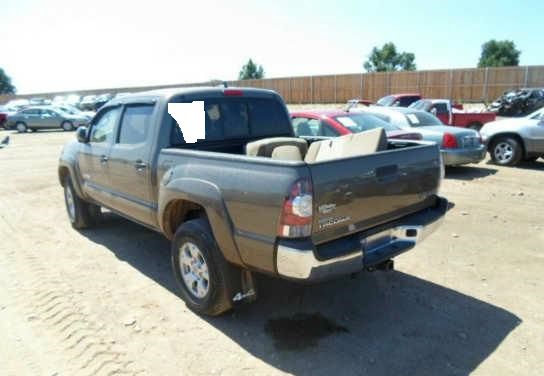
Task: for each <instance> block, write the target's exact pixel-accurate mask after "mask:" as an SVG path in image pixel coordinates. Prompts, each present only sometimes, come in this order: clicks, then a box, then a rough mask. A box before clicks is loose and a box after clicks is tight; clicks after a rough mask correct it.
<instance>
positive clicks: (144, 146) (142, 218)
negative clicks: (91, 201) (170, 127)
mask: <svg viewBox="0 0 544 376" xmlns="http://www.w3.org/2000/svg"><path fill="white" fill-rule="evenodd" d="M154 111H155V104H154V103H141V104H129V105H126V106H125V107H124V110H123V113H122V115H121V121H120V129H119V132H118V135H117V138H116V140H115V142H114V144H113V147H112V149H111V153H110V160H109V167H110V169H109V176H110V180H111V183H112V187H113V194H114V196H115V200H114V202H113V203H112V208H113V209H115V210H118V211H120V212H122V213H124V214H126V215H128V216H130V217H132V218H133V219H135V220H137V221H139V222H142V223H145V224H152V223H154V220H153V218H154V216H153V215H152V214H153V213H154V211H155V204H154V202H153V200H152V198H151V197H152V195H151V173H152V171H151V165H152V163H151V162H152V161H151V151H152V145H153V144H154V143H153V142H152V140H153V136H154V130H155V128H157V127H154V124H152V120H153V119H154V117H153V112H154Z"/></svg>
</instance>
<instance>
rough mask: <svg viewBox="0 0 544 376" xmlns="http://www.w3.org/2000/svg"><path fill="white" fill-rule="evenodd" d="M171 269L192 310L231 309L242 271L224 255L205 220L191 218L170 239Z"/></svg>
mask: <svg viewBox="0 0 544 376" xmlns="http://www.w3.org/2000/svg"><path fill="white" fill-rule="evenodd" d="M172 268H173V272H174V276H175V278H176V282H177V284H178V287H179V289H180V291H181V297H182V299H183V300H184V301H185V304H186V305H187V307H189V308H190V309H191V310H193V311H195V312H196V313H199V314H205V315H210V316H217V315H220V314H221V313H223V312H226V311H228V310H229V309H231V308H232V302H233V301H232V299H233V297H234V295H235V294H236V292H238V291H240V281H241V274H240V271H239V270H238V269H237V268H236V267H234V266H233V265H231V264H229V263H228V262H227V261H226V260H225V258H224V257H223V254H222V253H221V251H220V250H219V247H218V246H217V244H216V242H215V239H214V238H213V233H212V231H211V228H210V225H209V224H208V221H207V220H206V219H203V218H198V219H193V220H190V221H187V222H185V223H183V224H182V225H181V226H180V227H179V228H178V230H177V231H176V234H175V235H174V239H173V240H172Z"/></svg>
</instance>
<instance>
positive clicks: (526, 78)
mask: <svg viewBox="0 0 544 376" xmlns="http://www.w3.org/2000/svg"><path fill="white" fill-rule="evenodd" d="M528 84H529V66H528V65H526V66H525V83H524V84H523V86H524V87H527V85H528Z"/></svg>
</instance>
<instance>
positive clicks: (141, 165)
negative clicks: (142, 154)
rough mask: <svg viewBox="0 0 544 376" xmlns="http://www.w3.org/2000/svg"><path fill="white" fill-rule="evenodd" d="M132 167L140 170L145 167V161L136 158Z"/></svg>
mask: <svg viewBox="0 0 544 376" xmlns="http://www.w3.org/2000/svg"><path fill="white" fill-rule="evenodd" d="M134 167H135V168H136V170H138V171H142V170H144V169H146V168H147V163H144V162H143V161H140V160H138V161H136V163H134Z"/></svg>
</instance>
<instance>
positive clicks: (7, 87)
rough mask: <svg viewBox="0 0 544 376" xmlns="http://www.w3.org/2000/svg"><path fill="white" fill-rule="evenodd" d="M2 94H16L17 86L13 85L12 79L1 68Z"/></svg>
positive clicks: (0, 86)
mask: <svg viewBox="0 0 544 376" xmlns="http://www.w3.org/2000/svg"><path fill="white" fill-rule="evenodd" d="M0 94H15V86H13V85H12V84H11V78H9V76H8V75H7V74H6V72H4V70H3V69H2V68H0Z"/></svg>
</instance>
